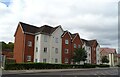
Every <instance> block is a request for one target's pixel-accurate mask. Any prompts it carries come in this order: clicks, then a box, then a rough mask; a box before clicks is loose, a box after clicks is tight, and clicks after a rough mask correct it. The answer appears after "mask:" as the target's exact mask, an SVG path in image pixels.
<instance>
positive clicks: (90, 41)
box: [81, 39, 98, 46]
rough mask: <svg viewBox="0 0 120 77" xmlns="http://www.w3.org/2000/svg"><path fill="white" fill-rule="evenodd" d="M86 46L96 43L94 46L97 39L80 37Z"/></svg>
mask: <svg viewBox="0 0 120 77" xmlns="http://www.w3.org/2000/svg"><path fill="white" fill-rule="evenodd" d="M81 40H82V41H83V42H84V43H85V44H86V45H87V46H92V45H94V44H96V46H97V45H98V42H97V40H85V39H81Z"/></svg>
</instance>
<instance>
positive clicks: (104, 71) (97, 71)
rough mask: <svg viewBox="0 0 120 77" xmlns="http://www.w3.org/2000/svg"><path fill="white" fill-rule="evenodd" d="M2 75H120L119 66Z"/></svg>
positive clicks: (76, 76) (67, 76)
mask: <svg viewBox="0 0 120 77" xmlns="http://www.w3.org/2000/svg"><path fill="white" fill-rule="evenodd" d="M2 77H120V76H119V71H118V68H107V69H88V70H79V71H78V70H76V71H75V70H74V71H57V72H56V71H54V72H32V73H17V74H13V73H12V74H10V73H9V74H3V75H2Z"/></svg>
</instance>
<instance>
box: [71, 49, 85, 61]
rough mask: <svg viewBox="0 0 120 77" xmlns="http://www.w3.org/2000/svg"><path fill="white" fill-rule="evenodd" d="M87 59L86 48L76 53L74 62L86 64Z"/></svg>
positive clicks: (77, 50)
mask: <svg viewBox="0 0 120 77" xmlns="http://www.w3.org/2000/svg"><path fill="white" fill-rule="evenodd" d="M86 58H87V52H86V51H85V49H84V48H79V49H76V50H75V51H74V55H73V62H80V61H83V62H85V61H86Z"/></svg>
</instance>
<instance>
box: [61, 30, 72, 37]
mask: <svg viewBox="0 0 120 77" xmlns="http://www.w3.org/2000/svg"><path fill="white" fill-rule="evenodd" d="M67 33H68V35H69V36H70V38H71V39H72V36H71V34H70V32H68V31H64V33H63V34H62V35H61V37H64V36H65V35H66V34H67Z"/></svg>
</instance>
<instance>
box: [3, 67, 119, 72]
mask: <svg viewBox="0 0 120 77" xmlns="http://www.w3.org/2000/svg"><path fill="white" fill-rule="evenodd" d="M99 69H102V70H104V69H118V67H110V68H82V69H40V70H35V69H33V70H2V74H22V73H47V72H70V71H82V70H99Z"/></svg>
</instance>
